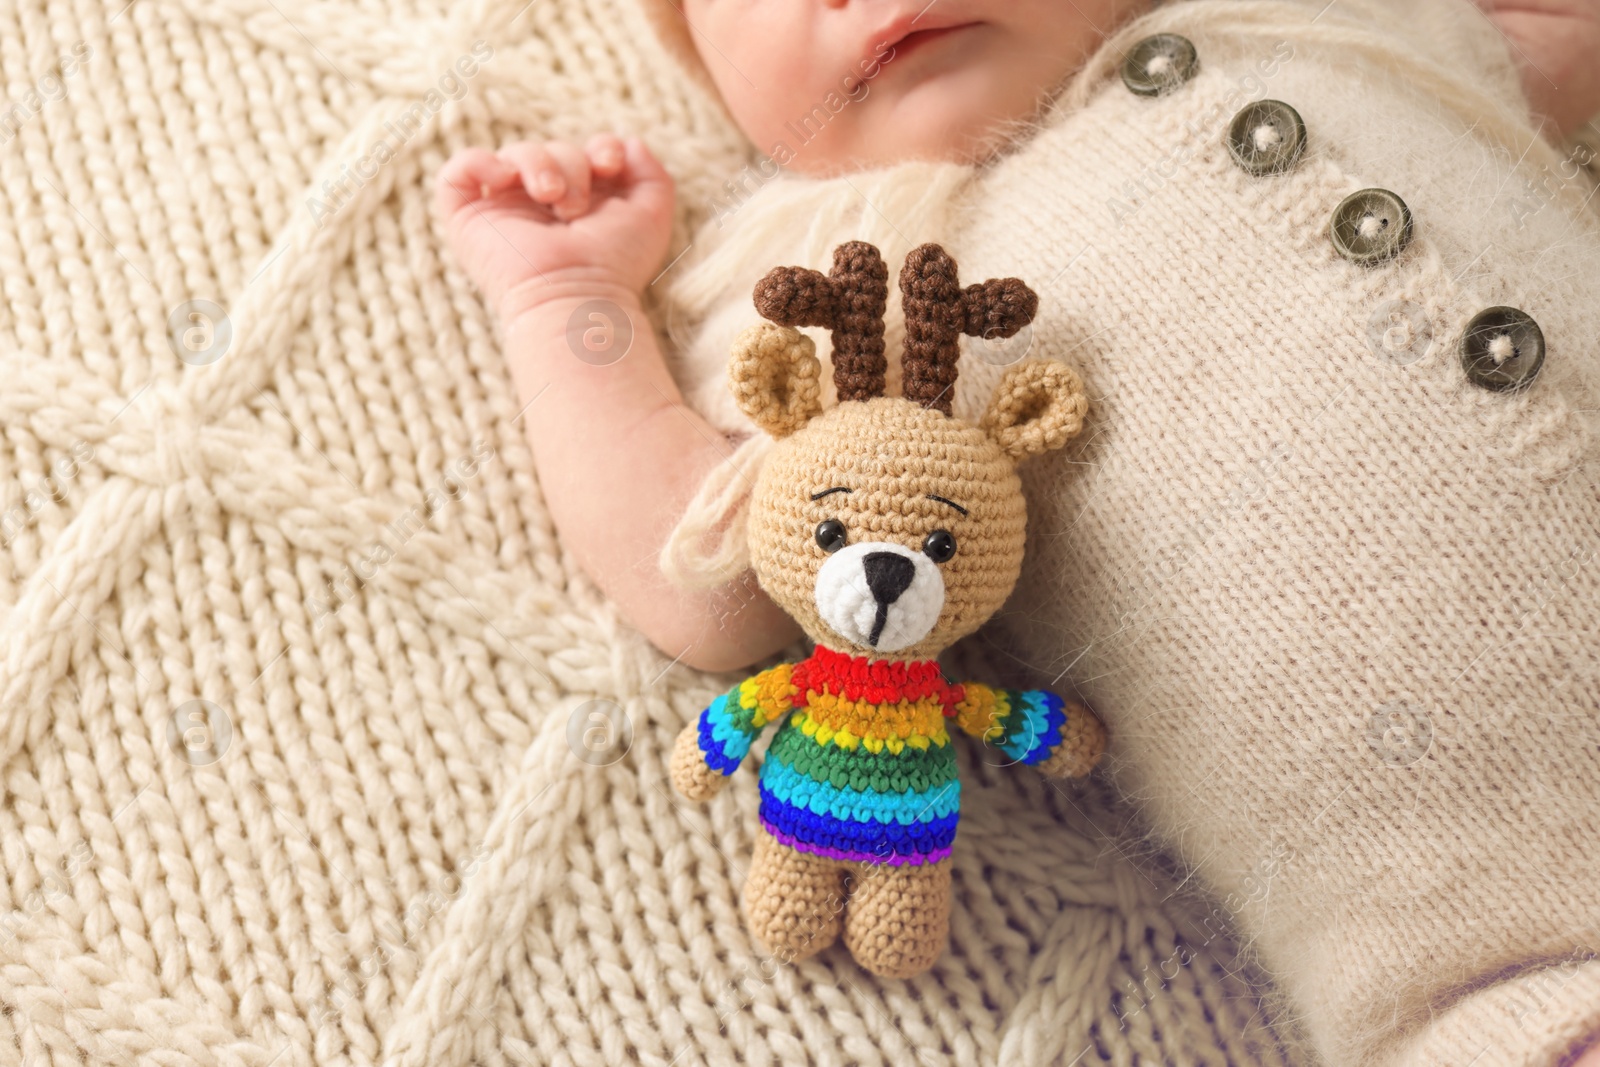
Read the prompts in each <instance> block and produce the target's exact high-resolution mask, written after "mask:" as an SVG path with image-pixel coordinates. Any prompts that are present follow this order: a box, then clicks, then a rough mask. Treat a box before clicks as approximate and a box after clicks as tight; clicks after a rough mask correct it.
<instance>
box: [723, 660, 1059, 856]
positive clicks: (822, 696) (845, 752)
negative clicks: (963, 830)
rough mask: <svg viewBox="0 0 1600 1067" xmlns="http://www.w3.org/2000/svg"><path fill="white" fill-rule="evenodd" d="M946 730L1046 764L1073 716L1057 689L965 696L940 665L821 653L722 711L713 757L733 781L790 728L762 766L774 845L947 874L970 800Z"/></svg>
mask: <svg viewBox="0 0 1600 1067" xmlns="http://www.w3.org/2000/svg"><path fill="white" fill-rule="evenodd" d="M946 719H953V720H954V721H955V723H956V725H957V726H958V727H960V729H961V730H962V731H963V732H965V733H967V734H969V735H971V736H973V737H980V738H984V739H985V740H988V741H990V742H991V743H993V744H994V745H995V746H996V747H997V748H999V749H1000V750H1001V751H1002V752H1004V753H1005V754H1006V755H1007V756H1009V757H1010V758H1011V759H1012V760H1015V761H1016V762H1019V763H1026V764H1036V763H1039V762H1041V761H1043V760H1045V759H1047V758H1048V757H1049V756H1050V754H1051V753H1052V752H1054V751H1055V749H1056V747H1057V746H1059V745H1060V744H1061V743H1062V741H1063V731H1062V726H1063V724H1064V723H1065V722H1066V720H1067V715H1066V714H1065V710H1064V705H1063V703H1062V700H1061V698H1060V697H1058V696H1056V695H1055V694H1054V693H1051V692H1049V691H1048V690H1042V689H1029V690H1012V689H992V688H990V687H988V686H985V685H983V684H981V683H977V682H968V683H965V684H964V685H952V684H950V683H949V682H947V681H946V680H945V678H944V675H943V673H942V672H941V670H940V668H939V664H938V662H937V661H936V660H919V661H914V662H909V663H907V662H891V661H887V660H881V659H880V660H870V659H869V658H868V657H867V656H864V655H863V656H852V655H849V654H847V653H843V652H835V651H833V650H832V649H829V648H827V647H825V646H822V645H818V646H817V649H816V651H815V652H813V653H812V654H811V655H810V656H809V657H807V658H806V659H804V660H802V661H801V662H799V663H796V664H792V665H791V664H786V663H780V664H778V665H777V666H775V667H769V668H768V669H766V670H764V671H762V672H761V673H759V674H756V675H754V676H753V677H750V678H747V679H745V680H744V681H743V682H740V683H739V684H738V685H736V686H734V687H733V689H731V690H729V691H728V692H726V693H723V694H722V695H720V696H718V697H717V698H716V699H715V700H714V701H712V702H711V704H710V705H709V706H708V707H707V708H706V709H705V711H704V712H702V713H701V715H700V733H699V737H700V748H701V750H702V751H703V752H705V753H706V762H707V763H708V764H709V765H710V766H712V767H713V768H715V769H716V770H719V771H721V772H722V773H723V774H732V773H733V772H734V771H735V770H737V769H738V766H739V764H740V762H742V761H743V759H744V757H745V755H746V753H748V752H749V750H750V743H751V741H752V740H753V739H754V738H755V737H757V736H758V735H759V734H760V733H761V731H762V730H764V729H766V728H767V727H768V726H770V725H772V724H773V723H774V722H781V723H782V725H780V726H779V727H778V732H777V734H776V735H775V736H774V737H773V739H772V746H771V747H770V748H769V749H768V750H767V754H766V759H765V761H764V762H763V763H762V764H761V825H762V826H763V827H764V828H765V829H766V830H767V832H768V833H770V834H772V836H773V837H775V838H776V839H777V840H779V841H781V842H782V843H784V844H786V845H788V846H790V847H791V848H794V849H797V850H799V851H801V852H810V853H814V854H816V855H819V856H826V857H828V858H830V859H836V860H845V861H850V862H862V863H888V864H892V865H896V866H898V865H900V864H907V863H911V864H920V863H933V862H937V861H938V860H942V859H944V858H945V857H946V856H948V855H949V854H950V845H951V842H953V841H954V840H955V836H956V823H957V820H958V818H959V808H960V801H961V783H960V781H958V780H957V778H956V758H955V750H954V749H953V748H952V747H951V745H950V736H949V734H948V733H947V732H946V730H945V720H946Z"/></svg>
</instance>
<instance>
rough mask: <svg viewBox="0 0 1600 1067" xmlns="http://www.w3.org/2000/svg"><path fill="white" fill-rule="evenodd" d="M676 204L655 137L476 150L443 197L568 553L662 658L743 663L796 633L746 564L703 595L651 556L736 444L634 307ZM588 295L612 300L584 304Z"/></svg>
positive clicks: (458, 159)
mask: <svg viewBox="0 0 1600 1067" xmlns="http://www.w3.org/2000/svg"><path fill="white" fill-rule="evenodd" d="M672 203H673V188H672V180H671V178H670V177H669V176H668V175H667V173H666V171H665V169H663V168H662V166H661V164H660V163H659V162H658V161H657V160H656V159H655V157H654V156H652V155H651V153H650V151H649V150H648V149H647V148H646V147H645V146H644V143H643V142H642V141H640V140H639V139H638V138H636V137H635V138H629V139H628V140H627V142H626V143H624V142H623V141H621V140H620V139H618V138H616V137H613V136H609V135H599V136H596V137H594V138H591V139H590V141H589V142H588V145H587V146H586V147H584V148H580V147H579V146H577V145H573V144H568V143H565V142H547V143H544V144H535V143H531V142H523V143H519V144H514V145H511V146H509V147H507V148H505V149H502V150H501V151H500V152H498V153H495V152H490V151H488V150H487V149H466V150H464V151H462V152H459V153H457V154H456V155H455V156H453V157H452V158H451V159H450V160H449V161H448V162H447V163H446V164H445V166H444V167H443V168H442V170H441V171H440V175H439V181H438V185H437V187H436V191H435V205H436V208H437V211H438V213H439V215H440V217H441V219H443V220H444V222H445V225H446V227H447V231H448V236H449V242H450V246H451V249H452V250H453V251H454V253H455V255H456V258H457V259H458V260H459V261H460V262H461V265H462V266H463V267H464V268H465V269H466V271H467V273H468V274H469V275H470V276H471V277H472V279H473V281H474V282H476V283H477V285H478V287H479V289H480V290H481V291H482V292H483V294H484V296H485V298H486V299H487V300H488V302H489V306H490V308H491V309H492V310H494V311H495V312H496V313H497V314H498V315H499V317H500V321H501V324H502V327H503V332H504V336H505V345H506V358H507V360H508V361H509V363H510V367H511V376H512V379H513V381H514V382H515V384H516V389H517V394H518V396H519V398H520V400H519V407H521V408H522V409H523V414H522V415H521V416H520V419H521V421H522V424H523V427H524V432H525V433H526V435H527V440H528V447H529V448H530V449H531V450H532V451H533V459H534V466H535V469H536V470H537V472H538V475H539V483H540V487H541V489H542V490H543V493H544V497H545V502H546V504H547V505H548V507H549V509H550V517H551V519H552V521H553V522H554V523H555V525H556V529H557V530H558V531H559V533H560V535H561V538H562V541H563V543H564V544H565V545H566V547H567V550H568V551H570V552H571V553H572V555H573V557H574V558H575V559H576V560H577V562H578V565H579V566H580V567H582V568H583V570H584V572H585V573H586V574H588V575H589V577H590V578H591V579H592V580H593V581H594V583H595V584H596V585H597V586H599V588H600V589H601V591H603V592H604V593H605V594H606V595H607V596H608V597H610V598H611V599H612V601H613V602H614V603H616V605H617V607H618V608H619V609H620V610H621V612H622V614H623V615H624V616H625V617H627V619H628V620H629V621H630V622H631V623H632V624H633V625H634V626H635V627H637V628H638V629H639V630H640V632H642V633H643V634H644V635H645V637H647V638H648V639H649V640H650V641H651V642H652V643H653V644H654V645H656V647H657V648H659V649H661V650H662V651H663V652H664V653H666V654H667V655H669V656H673V657H676V658H677V659H679V660H680V661H681V662H683V663H686V664H688V665H689V666H692V667H696V668H700V669H704V670H732V669H736V668H738V667H742V666H745V665H747V664H750V663H753V662H756V661H758V660H760V659H763V658H765V657H766V656H768V655H771V654H772V653H773V652H775V651H777V650H778V649H780V648H783V647H784V646H786V645H788V644H789V643H791V642H792V641H794V640H795V639H796V638H798V637H799V636H800V629H799V627H798V626H797V625H796V624H795V623H794V622H793V620H791V619H790V618H789V617H788V616H787V615H785V614H784V613H783V612H782V611H781V610H780V609H779V608H778V607H777V606H776V605H774V604H773V603H772V601H771V600H769V599H768V598H767V597H766V596H764V595H763V594H762V593H761V591H760V589H759V587H757V586H756V585H755V582H754V580H753V576H752V575H751V574H750V573H748V572H747V573H746V574H745V575H743V576H742V577H741V578H740V579H736V580H735V581H734V582H732V583H729V585H728V586H725V587H722V588H719V589H713V590H710V591H707V592H698V593H695V592H685V591H682V590H679V589H677V588H676V587H674V586H672V585H670V584H669V583H668V582H667V581H666V580H665V578H664V577H663V576H662V575H661V573H660V571H659V569H658V567H657V564H656V559H657V553H658V551H659V549H660V547H661V545H662V544H663V542H664V541H665V539H666V536H667V534H668V532H669V531H670V530H671V529H672V527H673V525H674V523H675V522H676V520H677V517H678V516H679V515H680V514H681V513H682V511H683V509H684V507H685V506H686V505H687V503H688V501H689V499H690V498H691V497H692V496H693V494H694V492H695V490H696V489H697V487H698V486H699V485H700V483H701V481H702V480H703V479H704V478H705V477H706V475H707V474H709V473H710V472H711V470H712V469H713V468H715V467H716V465H717V464H718V463H721V462H723V460H724V457H725V456H726V455H727V454H728V453H729V452H730V451H731V450H732V446H731V445H730V444H729V442H728V441H727V439H726V438H725V437H724V436H723V434H722V433H721V432H719V431H717V430H715V429H713V428H712V427H711V426H710V425H709V424H708V423H707V422H706V421H705V420H704V419H702V418H701V417H700V416H699V415H698V414H696V413H695V412H694V411H693V410H691V409H690V408H689V407H687V406H686V405H685V404H684V402H683V396H682V394H681V393H680V392H679V390H678V387H677V385H676V384H675V383H674V382H673V380H672V377H671V375H670V374H669V373H668V372H667V368H666V364H665V362H664V361H663V359H662V358H661V352H660V350H659V348H658V347H657V344H656V338H655V335H654V333H653V331H652V330H651V327H650V322H649V320H648V319H647V318H646V316H645V314H644V311H643V308H642V304H641V299H640V294H641V293H642V292H643V291H644V288H645V287H646V285H648V284H649V282H650V281H651V280H652V279H653V278H654V277H655V274H656V272H657V270H658V269H659V267H660V265H661V261H662V259H663V258H664V256H665V253H666V248H667V242H668V239H669V233H670V227H671V220H672ZM594 301H600V302H603V303H602V304H599V305H596V306H595V308H594V309H585V308H584V305H585V304H589V303H591V302H594ZM591 310H595V311H597V312H598V314H597V315H592V314H590V311H591ZM574 325H576V327H577V329H576V332H572V331H573V327H574ZM626 329H631V330H632V331H633V336H632V342H631V346H630V347H628V348H627V350H626V352H625V354H624V355H623V356H621V358H616V359H614V360H613V361H610V362H607V360H611V359H612V357H611V356H609V355H608V354H607V353H606V352H605V351H604V348H605V346H604V345H601V346H600V349H599V350H598V351H595V350H593V349H591V348H588V347H585V345H584V344H582V343H581V342H579V343H574V341H572V340H569V338H583V337H585V336H588V337H591V338H596V339H599V340H602V341H604V340H605V339H606V338H605V334H604V331H606V330H611V331H613V332H612V334H611V339H612V342H613V344H616V347H617V348H618V349H620V347H621V345H620V343H619V342H618V341H617V340H616V339H617V338H620V337H621V336H622V331H623V330H626ZM595 330H598V331H602V332H601V333H600V334H593V333H589V332H588V331H595ZM580 353H582V357H580ZM729 605H738V606H739V607H738V610H737V613H736V614H733V615H731V616H730V615H729V613H728V606H729Z"/></svg>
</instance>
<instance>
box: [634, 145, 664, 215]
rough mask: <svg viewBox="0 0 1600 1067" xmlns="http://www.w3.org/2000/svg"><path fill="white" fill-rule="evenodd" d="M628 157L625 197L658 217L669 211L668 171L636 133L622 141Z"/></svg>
mask: <svg viewBox="0 0 1600 1067" xmlns="http://www.w3.org/2000/svg"><path fill="white" fill-rule="evenodd" d="M625 148H626V153H627V160H628V176H627V182H628V186H629V188H628V199H629V200H630V201H632V202H633V203H635V204H637V205H638V206H640V207H642V208H644V209H645V210H647V211H649V212H650V213H651V214H653V215H656V216H657V217H661V218H670V217H671V215H672V196H673V185H672V175H670V174H668V173H667V168H665V167H663V166H662V165H661V161H660V160H658V159H656V157H655V156H654V155H653V154H652V153H651V151H650V149H648V148H646V147H645V143H644V141H642V140H640V139H639V138H638V137H629V138H628V140H627V142H626V143H625Z"/></svg>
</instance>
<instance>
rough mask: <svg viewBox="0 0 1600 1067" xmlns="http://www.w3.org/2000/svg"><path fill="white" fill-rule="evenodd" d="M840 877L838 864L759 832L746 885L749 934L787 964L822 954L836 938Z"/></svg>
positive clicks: (840, 908)
mask: <svg viewBox="0 0 1600 1067" xmlns="http://www.w3.org/2000/svg"><path fill="white" fill-rule="evenodd" d="M844 873H845V872H844V867H843V866H842V865H841V864H840V863H839V862H838V861H836V860H830V859H824V858H823V857H821V856H814V855H811V854H810V853H807V852H796V851H795V850H794V849H792V848H790V847H789V846H788V845H784V844H780V843H779V842H778V841H777V840H775V839H774V838H773V836H772V835H771V834H769V833H767V831H766V829H765V828H757V830H756V851H755V857H754V859H752V860H751V861H750V877H749V878H747V879H746V880H745V884H744V915H745V921H746V922H747V923H749V925H750V933H751V934H753V935H754V936H755V938H756V940H757V941H759V942H761V943H762V944H763V945H765V946H766V947H767V949H768V950H769V951H771V952H772V953H773V954H774V955H776V956H779V957H781V958H783V959H784V960H786V961H788V962H795V961H798V960H803V959H806V958H808V957H810V956H814V955H816V954H817V953H818V952H821V951H822V950H823V949H825V948H827V947H828V946H829V945H831V944H833V943H834V941H836V940H838V937H839V926H840V916H841V915H842V914H843V912H844Z"/></svg>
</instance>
